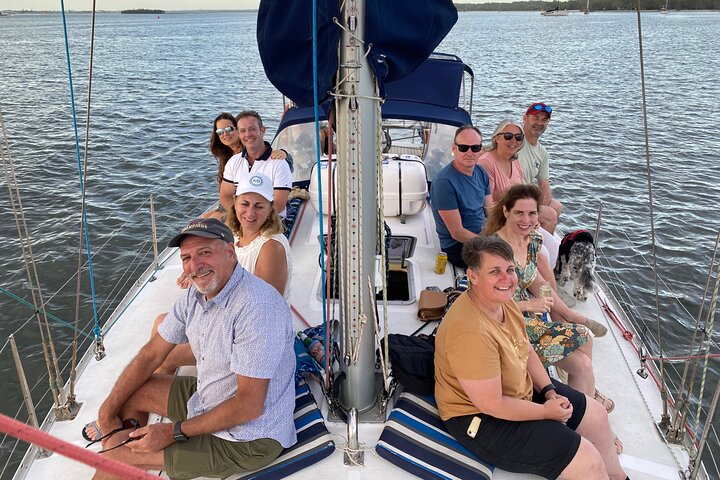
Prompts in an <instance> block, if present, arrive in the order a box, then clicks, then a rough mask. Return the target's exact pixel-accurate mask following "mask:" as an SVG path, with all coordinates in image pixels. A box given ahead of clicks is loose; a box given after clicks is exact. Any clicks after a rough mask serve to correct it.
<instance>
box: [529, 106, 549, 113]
mask: <svg viewBox="0 0 720 480" xmlns="http://www.w3.org/2000/svg"><path fill="white" fill-rule="evenodd" d="M532 109H533V110H535V111H536V112H543V111H545V112H547V113H552V108H550V106H548V105H533V106H532Z"/></svg>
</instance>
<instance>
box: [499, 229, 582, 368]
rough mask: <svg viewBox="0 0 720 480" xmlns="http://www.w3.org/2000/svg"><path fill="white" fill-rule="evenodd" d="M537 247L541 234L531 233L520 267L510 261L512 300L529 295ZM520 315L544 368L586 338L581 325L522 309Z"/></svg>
mask: <svg viewBox="0 0 720 480" xmlns="http://www.w3.org/2000/svg"><path fill="white" fill-rule="evenodd" d="M541 247H542V235H540V234H539V233H537V232H531V233H530V243H529V244H528V251H527V258H526V259H525V266H524V267H523V266H521V265H520V264H519V263H518V262H517V260H514V263H515V273H516V274H517V277H518V284H517V287H516V288H515V295H514V297H513V298H514V300H515V301H516V302H520V301H526V300H531V299H532V298H533V296H532V294H531V293H530V291H529V290H528V287H529V286H530V284H531V283H532V282H533V280H535V277H536V276H537V267H538V255H539V254H540V248H541ZM524 314H525V329H526V330H527V334H528V338H529V339H530V343H531V344H532V346H533V348H534V349H535V352H536V353H537V354H538V356H539V357H540V360H541V361H542V363H543V366H544V367H545V368H547V367H549V366H550V365H552V364H553V363H555V362H558V361H560V360H562V359H563V358H565V357H567V356H568V355H570V354H571V353H572V352H574V351H575V350H577V349H578V348H579V347H581V346H583V345H585V344H586V343H587V341H588V338H589V334H588V331H587V329H586V328H585V326H584V325H578V324H576V323H565V322H553V321H550V320H547V321H543V319H542V316H540V315H539V314H536V313H530V312H524Z"/></svg>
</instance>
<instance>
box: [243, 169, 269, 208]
mask: <svg viewBox="0 0 720 480" xmlns="http://www.w3.org/2000/svg"><path fill="white" fill-rule="evenodd" d="M251 192H252V193H257V194H259V195H261V196H263V197H265V199H267V201H269V202H272V201H273V198H274V197H273V184H272V180H270V178H268V177H267V175H263V174H262V173H251V174H250V175H245V176H244V177H243V178H241V179H240V182H239V183H238V186H237V189H236V190H235V195H236V196H240V195H242V194H243V193H251Z"/></svg>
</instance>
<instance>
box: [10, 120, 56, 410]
mask: <svg viewBox="0 0 720 480" xmlns="http://www.w3.org/2000/svg"><path fill="white" fill-rule="evenodd" d="M0 129H1V130H2V144H1V145H0V159H2V164H3V173H4V175H5V183H6V184H7V188H8V195H9V198H10V205H11V206H12V210H13V216H14V218H15V227H16V228H17V233H18V242H19V243H20V251H21V254H22V259H23V264H24V265H25V272H26V274H27V280H28V285H29V287H30V295H31V296H32V300H33V305H34V306H35V314H34V317H35V318H36V319H37V322H38V329H39V331H40V345H41V347H42V352H43V359H44V360H45V366H46V368H47V371H48V382H49V384H50V391H51V392H52V395H53V402H54V404H55V407H56V414H57V415H58V416H62V414H63V411H62V410H61V408H62V405H64V404H65V399H64V392H63V390H62V385H63V383H62V378H61V377H60V369H59V366H58V362H57V355H56V354H55V345H54V344H53V340H52V332H51V331H50V324H49V322H48V319H47V312H46V311H45V302H44V301H43V296H42V290H41V288H40V276H39V275H38V272H37V265H36V264H35V256H34V255H33V251H32V243H31V242H30V232H29V230H28V225H27V218H26V217H25V210H24V209H23V205H22V197H21V196H20V189H19V187H18V181H17V177H16V175H15V166H14V164H13V161H12V155H11V153H10V143H9V142H8V137H7V131H6V130H5V122H4V121H3V118H2V114H0ZM53 369H54V371H55V373H54V374H53Z"/></svg>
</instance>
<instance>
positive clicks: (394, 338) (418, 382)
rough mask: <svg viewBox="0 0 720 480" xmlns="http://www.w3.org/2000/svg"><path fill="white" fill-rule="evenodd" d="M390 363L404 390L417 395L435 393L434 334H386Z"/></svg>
mask: <svg viewBox="0 0 720 480" xmlns="http://www.w3.org/2000/svg"><path fill="white" fill-rule="evenodd" d="M388 347H389V350H390V365H392V372H393V375H394V376H395V378H396V379H397V381H398V382H400V383H401V384H402V386H403V387H405V391H407V392H410V393H416V394H418V395H434V394H435V362H434V356H435V336H434V335H430V336H428V335H422V336H409V335H402V334H399V333H391V334H390V335H388Z"/></svg>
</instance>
